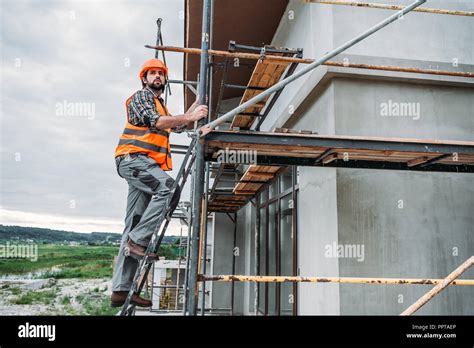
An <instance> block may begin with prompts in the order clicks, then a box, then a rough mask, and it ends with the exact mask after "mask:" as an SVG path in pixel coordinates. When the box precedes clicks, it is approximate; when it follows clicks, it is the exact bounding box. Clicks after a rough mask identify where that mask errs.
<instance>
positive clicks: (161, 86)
mask: <svg viewBox="0 0 474 348" xmlns="http://www.w3.org/2000/svg"><path fill="white" fill-rule="evenodd" d="M165 85H166V82H165V83H161V82H152V83H148V87H150V88H151V89H153V90H155V91H157V92H160V93H163V92H164V90H165Z"/></svg>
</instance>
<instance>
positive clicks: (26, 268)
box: [0, 244, 118, 279]
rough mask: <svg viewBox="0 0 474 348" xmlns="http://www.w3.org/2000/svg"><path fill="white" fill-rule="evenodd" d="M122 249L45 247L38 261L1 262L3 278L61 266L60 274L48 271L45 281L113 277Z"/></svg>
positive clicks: (65, 246)
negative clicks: (116, 261) (114, 262)
mask: <svg viewBox="0 0 474 348" xmlns="http://www.w3.org/2000/svg"><path fill="white" fill-rule="evenodd" d="M117 253H118V246H82V245H81V246H67V245H64V246H63V245H56V244H42V245H39V246H38V259H37V261H34V262H33V261H31V260H29V259H21V258H2V259H0V275H15V274H18V275H19V274H25V273H29V272H34V271H38V270H48V269H50V268H51V267H54V266H57V267H59V268H60V270H59V271H57V272H46V273H45V274H43V275H41V277H42V278H57V279H60V278H108V277H112V263H113V260H114V256H116V255H117Z"/></svg>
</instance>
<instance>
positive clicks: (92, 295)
mask: <svg viewBox="0 0 474 348" xmlns="http://www.w3.org/2000/svg"><path fill="white" fill-rule="evenodd" d="M94 290H95V289H94ZM94 290H93V291H91V292H88V293H86V294H81V295H78V296H76V301H77V302H79V303H80V304H82V308H83V311H84V314H86V315H116V314H117V312H118V311H119V309H118V308H113V307H111V306H110V297H109V296H107V295H105V294H102V293H98V292H96V291H94Z"/></svg>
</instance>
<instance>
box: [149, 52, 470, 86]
mask: <svg viewBox="0 0 474 348" xmlns="http://www.w3.org/2000/svg"><path fill="white" fill-rule="evenodd" d="M145 47H147V48H152V49H158V50H163V51H168V52H180V53H188V54H201V49H199V48H184V47H174V46H149V45H146V46H145ZM208 52H209V55H212V56H218V57H226V58H239V59H252V60H264V61H268V62H280V63H299V64H311V63H314V62H315V60H314V59H308V58H295V57H284V56H272V55H264V56H262V55H260V54H254V53H241V52H226V51H217V50H209V51H208ZM321 65H326V66H334V67H340V68H355V69H368V70H381V71H394V72H405V73H413V74H427V75H439V76H454V77H469V78H472V77H474V72H470V71H450V70H438V69H421V68H410V67H401V66H394V65H374V64H362V63H349V62H336V61H332V60H328V61H326V62H324V63H322V64H321ZM173 83H177V82H176V80H173ZM245 88H248V86H245Z"/></svg>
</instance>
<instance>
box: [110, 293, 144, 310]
mask: <svg viewBox="0 0 474 348" xmlns="http://www.w3.org/2000/svg"><path fill="white" fill-rule="evenodd" d="M127 296H128V291H113V292H112V296H111V297H110V302H111V303H110V305H111V306H112V307H120V306H123V304H124V303H125V300H126V299H127ZM130 304H132V305H135V306H137V307H151V305H152V303H151V301H150V300H147V299H146V298H143V297H140V296H138V295H137V294H133V295H132V299H131V300H130Z"/></svg>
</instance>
